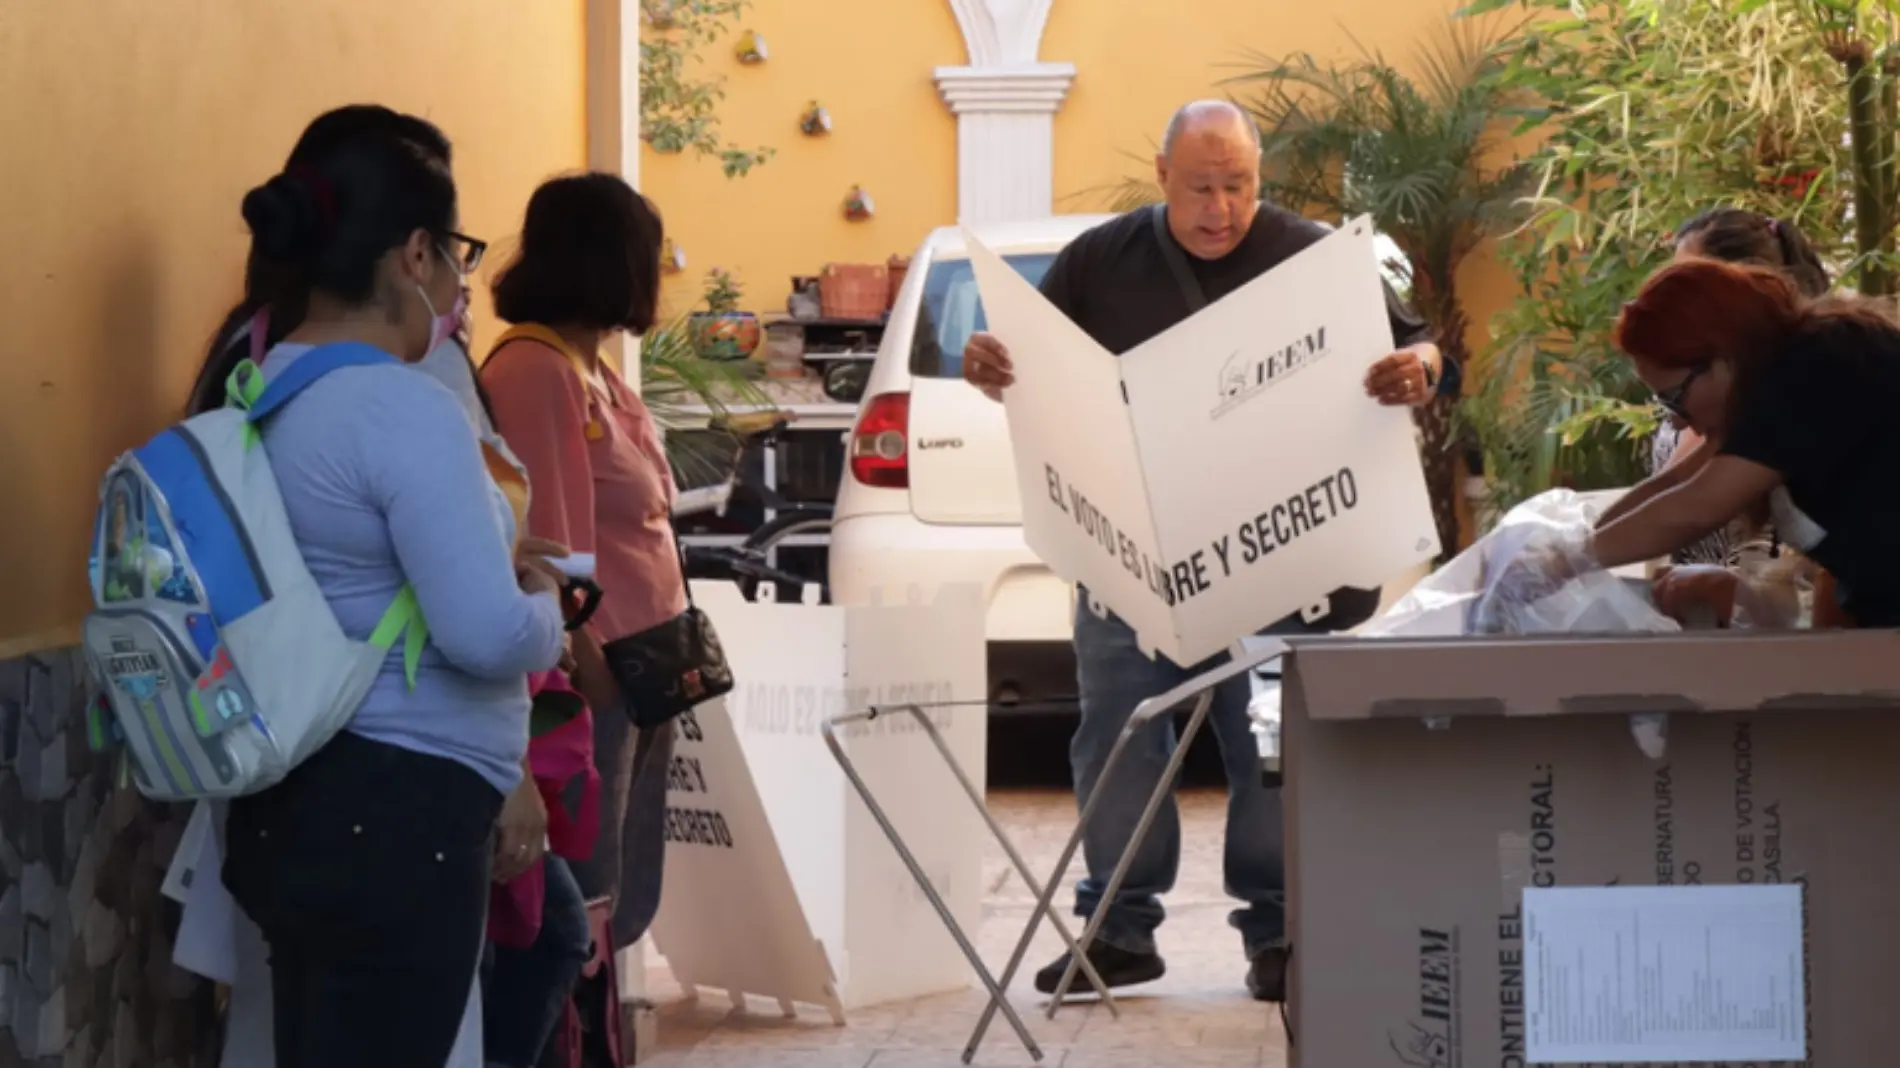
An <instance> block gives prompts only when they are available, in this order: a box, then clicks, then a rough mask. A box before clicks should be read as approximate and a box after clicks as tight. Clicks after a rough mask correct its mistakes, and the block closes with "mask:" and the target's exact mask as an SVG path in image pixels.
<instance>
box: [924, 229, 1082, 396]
mask: <svg viewBox="0 0 1900 1068" xmlns="http://www.w3.org/2000/svg"><path fill="white" fill-rule="evenodd" d="M1003 260H1004V261H1005V262H1007V263H1008V264H1009V265H1010V266H1011V267H1014V268H1016V273H1017V274H1020V275H1022V276H1023V277H1024V278H1027V279H1028V280H1029V284H1030V285H1041V284H1042V276H1043V275H1044V274H1047V273H1048V271H1049V265H1050V264H1052V263H1054V262H1055V260H1056V254H1055V253H1053V252H1032V253H1024V254H1022V255H1017V256H1004V257H1003ZM988 328H989V323H988V321H987V320H986V319H985V318H984V315H983V300H982V298H981V297H979V296H977V292H976V274H975V272H974V271H972V270H971V268H970V261H969V260H938V261H936V262H935V263H933V264H931V265H930V273H929V274H928V275H925V276H924V298H923V304H922V306H920V307H919V308H918V309H917V332H916V334H914V335H913V336H912V337H911V342H910V373H911V374H913V375H916V376H918V377H920V378H962V377H963V346H964V345H965V344H966V343H968V342H969V340H970V335H971V334H974V333H976V332H977V331H979V330H985V329H988Z"/></svg>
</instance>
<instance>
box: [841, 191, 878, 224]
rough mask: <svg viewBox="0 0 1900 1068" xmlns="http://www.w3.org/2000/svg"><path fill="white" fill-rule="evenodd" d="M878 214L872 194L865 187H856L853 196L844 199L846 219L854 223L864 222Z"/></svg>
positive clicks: (852, 192)
mask: <svg viewBox="0 0 1900 1068" xmlns="http://www.w3.org/2000/svg"><path fill="white" fill-rule="evenodd" d="M876 214H877V205H876V204H873V203H872V202H871V194H869V193H867V192H865V191H864V187H863V186H860V185H854V186H852V187H851V195H850V196H847V197H845V198H844V217H845V218H847V219H849V220H851V221H852V222H863V221H864V220H866V219H868V218H870V217H871V216H873V215H876Z"/></svg>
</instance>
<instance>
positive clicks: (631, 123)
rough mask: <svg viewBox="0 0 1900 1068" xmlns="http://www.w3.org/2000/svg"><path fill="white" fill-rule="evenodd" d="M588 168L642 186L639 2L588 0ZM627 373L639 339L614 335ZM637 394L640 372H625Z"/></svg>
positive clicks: (616, 354) (610, 347)
mask: <svg viewBox="0 0 1900 1068" xmlns="http://www.w3.org/2000/svg"><path fill="white" fill-rule="evenodd" d="M586 19H587V22H586V30H585V33H586V45H587V47H586V57H587V77H586V96H585V99H583V100H582V102H581V103H582V107H584V108H585V109H586V111H587V166H588V169H590V170H596V171H606V172H607V173H609V174H617V175H619V176H620V177H622V178H625V179H626V180H627V184H629V185H631V186H633V187H634V188H635V189H638V188H640V146H641V145H642V144H643V143H644V142H642V141H641V140H640V5H639V3H638V2H637V0H586ZM601 349H602V351H603V352H604V353H605V354H606V356H607V359H608V360H610V361H611V362H612V363H613V364H614V366H616V367H618V368H620V370H621V371H622V372H623V373H625V372H627V369H628V368H629V367H637V366H638V364H639V362H640V340H639V339H638V338H625V337H624V335H621V334H618V333H616V334H614V335H613V336H612V337H611V338H609V339H608V341H607V342H606V343H605V344H603V345H602V346H601ZM626 380H627V384H628V385H629V386H632V387H633V390H634V392H636V393H637V392H639V390H640V376H639V375H638V374H631V373H628V374H626Z"/></svg>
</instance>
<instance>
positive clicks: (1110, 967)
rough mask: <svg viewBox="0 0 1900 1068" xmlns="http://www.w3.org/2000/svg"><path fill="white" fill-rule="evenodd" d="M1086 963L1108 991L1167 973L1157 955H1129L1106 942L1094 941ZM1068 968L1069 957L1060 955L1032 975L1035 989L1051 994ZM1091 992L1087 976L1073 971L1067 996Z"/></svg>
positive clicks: (1165, 964)
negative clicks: (1034, 979)
mask: <svg viewBox="0 0 1900 1068" xmlns="http://www.w3.org/2000/svg"><path fill="white" fill-rule="evenodd" d="M1089 963H1090V964H1093V965H1095V971H1096V972H1097V973H1098V974H1099V975H1101V977H1102V982H1104V983H1106V984H1107V985H1108V986H1109V987H1110V988H1111V989H1113V988H1116V987H1124V986H1135V985H1137V984H1139V983H1152V982H1154V981H1155V980H1156V979H1159V978H1161V977H1162V976H1164V975H1166V974H1168V965H1167V963H1166V962H1164V961H1163V960H1162V959H1161V955H1160V954H1159V953H1130V952H1128V951H1127V950H1125V949H1119V948H1117V947H1115V946H1111V945H1109V944H1108V943H1106V942H1097V943H1095V944H1094V945H1093V946H1090V947H1089ZM1068 967H1069V955H1068V954H1067V953H1064V954H1063V955H1062V956H1060V957H1057V958H1056V959H1055V960H1054V961H1053V962H1051V963H1050V964H1049V965H1048V966H1047V967H1045V968H1043V970H1041V971H1039V972H1037V973H1036V989H1037V990H1038V991H1039V992H1041V993H1044V994H1053V993H1055V992H1056V984H1057V983H1060V982H1061V981H1062V973H1063V972H1064V971H1067V970H1068ZM1094 992H1095V987H1094V986H1092V985H1090V983H1089V978H1088V976H1086V975H1084V974H1083V973H1082V970H1081V969H1079V968H1078V969H1076V972H1075V981H1074V982H1072V983H1070V984H1069V993H1070V995H1077V994H1091V993H1094Z"/></svg>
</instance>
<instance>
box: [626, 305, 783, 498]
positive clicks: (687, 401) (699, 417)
mask: <svg viewBox="0 0 1900 1068" xmlns="http://www.w3.org/2000/svg"><path fill="white" fill-rule="evenodd" d="M757 373H758V372H757V365H756V364H754V363H752V362H751V361H750V360H708V359H704V358H702V357H701V356H700V355H699V350H698V349H697V348H696V347H695V346H694V344H693V336H692V331H691V329H690V328H689V327H688V326H687V322H686V320H685V319H683V318H681V319H676V320H673V321H671V322H668V323H666V324H664V325H662V326H659V327H656V328H655V329H653V330H650V331H648V332H647V334H646V336H644V337H643V338H641V339H640V393H641V399H642V400H644V401H645V402H646V406H647V410H648V411H650V412H652V413H653V419H654V421H655V422H657V423H658V424H659V425H660V428H661V429H662V430H699V429H702V428H704V427H705V426H706V420H707V417H708V416H709V415H710V416H711V417H712V418H714V419H715V420H724V419H729V418H734V417H735V416H734V410H735V409H743V410H746V411H748V412H759V411H770V410H771V409H772V407H773V405H772V400H771V398H770V397H768V396H767V395H766V394H765V391H764V390H762V389H760V388H759V385H758V382H757V381H756V379H757ZM665 440H666V455H667V459H668V460H669V461H671V462H672V464H673V467H674V469H675V470H676V471H678V472H679V474H680V475H681V476H682V477H683V478H684V479H685V480H686V481H688V482H691V483H695V484H697V483H700V482H705V481H712V480H716V479H720V478H724V477H725V476H726V474H727V473H728V470H729V469H730V467H731V465H732V454H733V449H734V448H735V447H736V444H737V442H736V441H735V439H734V438H733V437H732V435H731V433H730V432H729V431H724V430H721V431H719V432H716V433H711V434H667V435H665Z"/></svg>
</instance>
